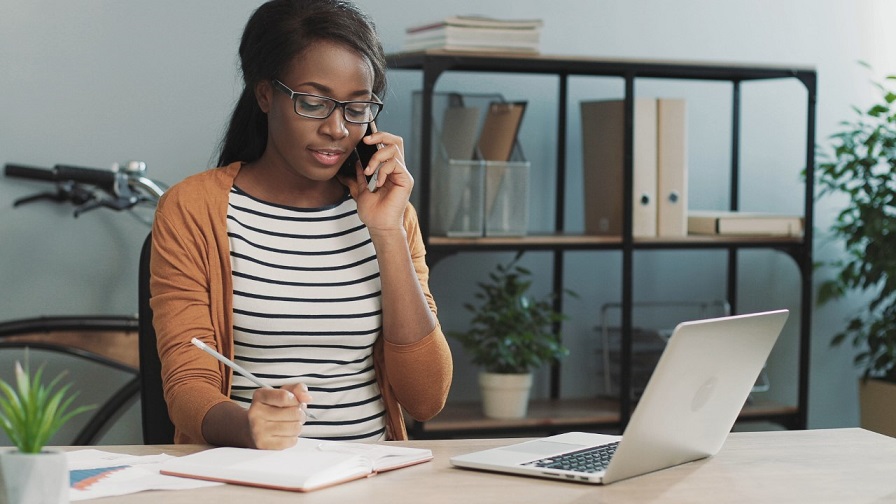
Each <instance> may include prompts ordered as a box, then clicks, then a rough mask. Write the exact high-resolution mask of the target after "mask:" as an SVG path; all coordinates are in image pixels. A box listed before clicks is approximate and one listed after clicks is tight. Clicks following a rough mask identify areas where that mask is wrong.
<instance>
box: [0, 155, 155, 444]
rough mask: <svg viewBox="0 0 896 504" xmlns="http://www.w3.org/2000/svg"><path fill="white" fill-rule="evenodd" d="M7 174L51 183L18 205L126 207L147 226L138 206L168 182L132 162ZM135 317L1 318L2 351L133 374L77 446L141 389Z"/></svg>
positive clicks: (16, 169)
mask: <svg viewBox="0 0 896 504" xmlns="http://www.w3.org/2000/svg"><path fill="white" fill-rule="evenodd" d="M4 175H5V176H7V177H14V178H20V179H28V180H33V181H38V182H51V183H53V184H54V185H55V190H53V191H41V192H38V193H36V194H33V195H30V196H25V197H23V198H19V199H17V200H15V201H14V202H13V207H20V206H22V205H26V204H29V203H33V202H38V201H52V202H55V203H59V204H71V205H73V206H74V207H75V208H74V217H76V218H77V217H79V216H80V215H83V214H84V213H86V212H89V211H91V210H95V209H97V208H107V209H110V210H113V211H127V212H129V213H131V214H132V215H134V216H135V217H136V218H137V219H138V220H140V221H141V222H142V223H143V224H145V225H147V226H150V225H151V224H152V222H151V218H149V219H148V218H146V217H144V216H142V215H140V213H139V211H138V209H140V208H141V207H144V208H154V207H155V206H156V204H157V203H158V200H159V198H160V197H161V196H162V194H164V192H165V191H166V190H167V186H166V185H165V184H163V183H161V182H159V181H157V180H154V179H151V178H149V177H148V176H147V175H146V164H145V163H143V162H140V161H129V162H126V163H122V164H118V163H116V164H114V165H112V167H111V168H110V169H99V168H86V167H79V166H71V165H64V164H59V165H55V166H53V167H52V168H40V167H35V166H28V165H21V164H6V165H5V167H4ZM138 328H139V320H138V318H137V316H136V315H128V316H106V315H101V316H100V315H87V316H83V315H74V316H45V317H35V318H26V319H16V320H9V321H5V322H0V349H4V348H5V349H9V348H24V347H30V348H36V349H41V350H49V351H53V352H58V353H61V354H64V355H69V356H73V357H77V358H80V359H84V360H87V361H90V362H93V363H96V364H100V365H103V366H108V367H110V368H113V369H117V370H119V371H124V372H125V373H128V374H130V375H131V376H132V378H131V379H130V380H129V381H128V382H127V383H125V384H124V385H123V386H122V387H121V388H119V389H118V390H117V391H115V392H114V393H113V394H112V395H111V397H110V398H109V399H108V400H107V401H106V402H105V403H104V404H103V405H102V406H100V407H99V408H98V409H97V410H96V411H95V413H94V414H93V416H92V417H91V418H90V419H89V420H88V421H87V422H86V424H85V426H84V427H83V428H82V429H81V430H80V431H79V432H78V433H77V435H76V436H75V439H74V442H73V443H72V444H73V445H79V446H82V445H92V444H95V442H96V441H97V440H98V439H99V438H100V437H101V436H102V435H103V434H104V433H105V432H106V430H107V429H108V428H109V427H110V426H111V424H112V422H113V421H114V420H115V419H117V417H118V415H120V414H121V413H123V412H124V411H125V409H126V408H127V407H128V406H129V405H130V404H131V403H132V402H133V400H135V399H136V397H137V396H138V395H139V393H140V369H139V359H138V357H137V338H136V333H137V330H138Z"/></svg>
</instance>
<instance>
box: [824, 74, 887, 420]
mask: <svg viewBox="0 0 896 504" xmlns="http://www.w3.org/2000/svg"><path fill="white" fill-rule="evenodd" d="M894 81H896V76H889V77H887V78H886V80H885V81H884V83H883V84H881V83H874V85H875V87H877V88H878V90H879V91H880V100H879V101H877V102H876V103H874V104H873V105H872V106H870V107H869V108H868V109H866V110H861V109H859V108H856V107H854V110H855V112H856V117H855V118H854V119H853V120H851V121H844V122H842V123H841V126H842V128H841V130H840V131H839V132H837V133H835V134H834V135H832V136H831V144H832V145H831V151H832V153H831V154H828V155H825V156H823V158H822V161H821V162H820V163H818V165H817V168H816V175H817V181H818V184H819V189H820V190H819V196H822V195H826V194H830V195H834V194H839V195H845V196H847V197H848V199H849V202H848V203H847V205H846V207H845V208H844V209H843V210H841V211H840V212H839V213H838V214H837V215H836V217H835V220H834V223H833V225H832V227H831V235H832V237H833V238H834V239H837V240H841V241H843V243H844V246H845V254H844V255H843V256H842V257H841V258H839V259H835V260H833V261H830V262H829V263H828V264H829V265H831V266H833V267H834V268H835V269H836V270H837V271H836V275H835V276H834V278H832V279H829V280H826V281H824V282H822V283H821V284H820V286H819V291H818V303H819V304H824V303H827V302H829V301H831V300H834V299H838V298H841V297H843V296H845V295H846V294H847V293H850V292H857V293H862V294H865V295H867V296H869V298H870V300H869V302H868V303H867V305H865V306H863V307H862V308H861V309H860V310H858V311H857V312H856V313H854V314H853V315H852V316H851V317H850V318H849V320H848V322H847V323H846V326H845V328H844V329H842V330H841V331H839V332H838V333H837V334H836V335H835V336H834V337H833V339H832V341H831V343H832V345H834V346H837V345H841V344H843V343H844V342H847V341H848V342H850V343H851V344H852V345H853V346H854V347H855V348H856V349H857V353H856V355H855V359H854V362H855V364H856V366H857V367H858V368H860V369H861V370H862V377H863V379H862V381H861V382H860V402H861V403H862V413H861V414H862V424H863V426H865V427H867V428H869V429H872V430H878V431H881V430H884V429H888V432H886V433H889V434H891V435H896V422H894V421H893V418H894V415H896V254H894V253H893V251H894V250H896V173H894V170H896V109H894V101H896V92H894V90H893V89H892V87H893V83H894ZM883 389H892V394H893V400H894V403H893V406H890V407H886V406H884V405H883V403H882V399H880V398H877V397H875V398H872V397H870V396H869V394H871V395H873V396H877V395H878V394H879V393H880V392H881V391H882V390H883ZM868 406H872V407H874V409H876V410H878V411H880V410H881V409H882V408H883V409H884V411H885V412H886V416H887V417H886V418H885V419H882V420H880V421H877V420H874V417H873V412H872V411H871V410H869V409H868V408H867V407H868Z"/></svg>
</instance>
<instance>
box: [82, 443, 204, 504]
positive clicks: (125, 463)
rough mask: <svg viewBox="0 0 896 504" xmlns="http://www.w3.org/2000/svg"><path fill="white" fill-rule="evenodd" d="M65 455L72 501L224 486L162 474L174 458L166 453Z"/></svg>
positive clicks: (89, 452) (86, 451)
mask: <svg viewBox="0 0 896 504" xmlns="http://www.w3.org/2000/svg"><path fill="white" fill-rule="evenodd" d="M66 456H67V458H68V469H69V480H70V481H71V488H70V490H69V500H70V501H72V502H75V501H82V500H88V499H97V498H100V497H112V496H116V495H127V494H132V493H137V492H143V491H146V490H185V489H188V488H201V487H206V486H215V485H220V484H221V483H216V482H211V481H199V480H187V479H184V478H175V477H174V476H165V475H163V474H160V473H159V468H160V466H161V464H162V463H163V462H165V461H166V460H169V459H172V458H174V457H173V456H171V455H166V454H161V455H144V456H137V455H125V454H121V453H111V452H107V451H102V450H94V449H84V450H75V451H70V452H67V453H66Z"/></svg>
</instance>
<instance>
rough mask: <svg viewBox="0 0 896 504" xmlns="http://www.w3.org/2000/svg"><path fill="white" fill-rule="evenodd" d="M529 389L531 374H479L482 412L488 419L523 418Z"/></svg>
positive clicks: (527, 403) (526, 407) (526, 408)
mask: <svg viewBox="0 0 896 504" xmlns="http://www.w3.org/2000/svg"><path fill="white" fill-rule="evenodd" d="M531 388H532V374H531V373H526V374H499V373H484V372H483V373H479V390H480V391H481V392H482V412H483V413H484V414H485V416H487V417H489V418H499V419H511V418H524V417H525V416H526V411H527V410H528V408H529V390H530V389H531Z"/></svg>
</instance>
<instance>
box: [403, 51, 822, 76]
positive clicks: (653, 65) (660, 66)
mask: <svg viewBox="0 0 896 504" xmlns="http://www.w3.org/2000/svg"><path fill="white" fill-rule="evenodd" d="M386 61H387V64H388V66H389V68H391V69H410V70H419V69H420V68H422V67H423V66H424V65H426V64H430V65H432V64H438V65H439V66H440V67H441V68H440V70H442V71H444V70H452V71H471V72H497V73H545V74H558V75H616V76H621V75H629V74H634V75H635V76H637V77H657V78H670V79H707V80H723V81H731V80H741V81H743V80H755V79H784V78H794V77H797V78H803V77H804V76H805V77H809V78H813V79H814V77H815V69H814V68H812V67H805V66H788V65H779V66H769V65H753V64H741V63H728V62H719V63H706V62H695V61H658V60H648V59H640V60H639V59H626V60H621V59H613V58H592V57H585V56H562V55H545V54H531V55H530V54H515V53H502V52H459V51H445V50H440V49H430V50H426V51H419V52H404V53H395V54H389V55H387V56H386Z"/></svg>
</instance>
